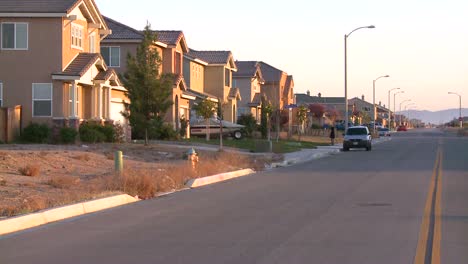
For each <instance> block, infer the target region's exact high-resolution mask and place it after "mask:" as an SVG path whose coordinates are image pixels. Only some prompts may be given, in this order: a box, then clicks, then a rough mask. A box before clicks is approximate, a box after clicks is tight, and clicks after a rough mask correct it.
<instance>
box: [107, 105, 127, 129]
mask: <svg viewBox="0 0 468 264" xmlns="http://www.w3.org/2000/svg"><path fill="white" fill-rule="evenodd" d="M124 110H125V106H124V104H123V103H121V102H115V101H112V102H111V105H110V118H111V119H112V120H114V122H119V123H120V124H121V125H126V124H127V119H126V118H125V117H123V116H122V114H121V112H123V111H124Z"/></svg>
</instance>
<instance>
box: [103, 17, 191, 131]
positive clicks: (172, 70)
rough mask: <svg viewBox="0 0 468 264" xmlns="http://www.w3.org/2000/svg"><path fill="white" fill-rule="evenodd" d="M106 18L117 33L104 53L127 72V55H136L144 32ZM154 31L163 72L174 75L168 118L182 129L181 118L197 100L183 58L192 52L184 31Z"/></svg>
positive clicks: (113, 65)
mask: <svg viewBox="0 0 468 264" xmlns="http://www.w3.org/2000/svg"><path fill="white" fill-rule="evenodd" d="M104 19H105V21H106V23H107V24H108V25H109V28H110V29H111V30H112V32H114V33H115V34H112V35H109V36H107V37H106V38H104V39H103V40H102V42H101V53H102V54H103V57H104V58H105V60H106V62H108V63H109V67H110V68H112V69H114V70H115V71H116V72H118V73H121V74H123V73H125V72H126V70H127V60H126V58H127V54H128V53H130V54H131V55H132V56H136V51H137V47H138V46H139V45H140V43H141V42H142V40H143V33H142V31H139V30H136V29H133V28H131V27H129V26H127V25H124V24H122V23H120V22H117V21H115V20H112V19H110V18H108V17H105V18H104ZM154 33H155V34H156V35H157V42H156V43H154V48H155V49H157V50H158V52H159V55H160V57H161V59H162V65H161V69H160V72H161V73H169V74H173V75H174V84H173V87H172V95H171V100H172V102H173V105H172V107H171V109H170V110H169V111H168V112H167V114H166V117H165V121H166V122H168V123H171V124H173V126H174V129H179V128H180V118H181V117H185V118H187V117H189V115H190V113H189V106H190V100H194V99H195V97H194V95H193V94H191V93H189V92H188V91H187V85H186V84H185V80H184V75H183V73H184V69H183V66H184V64H183V58H184V54H186V53H187V52H188V46H187V42H186V40H185V36H184V33H183V32H182V31H167V30H155V31H154Z"/></svg>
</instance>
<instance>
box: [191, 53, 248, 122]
mask: <svg viewBox="0 0 468 264" xmlns="http://www.w3.org/2000/svg"><path fill="white" fill-rule="evenodd" d="M188 55H189V56H190V57H192V58H198V59H200V60H202V61H204V62H207V63H208V64H207V65H205V67H204V69H205V73H204V93H206V94H210V95H212V96H213V97H215V98H218V99H219V100H220V101H221V104H222V108H223V118H224V120H226V121H229V122H233V123H236V121H237V107H238V102H239V101H240V100H241V95H240V92H239V88H237V87H234V86H233V82H232V73H233V72H236V71H237V67H236V64H235V62H234V58H233V56H232V53H231V52H230V51H196V50H193V49H190V52H189V54H188Z"/></svg>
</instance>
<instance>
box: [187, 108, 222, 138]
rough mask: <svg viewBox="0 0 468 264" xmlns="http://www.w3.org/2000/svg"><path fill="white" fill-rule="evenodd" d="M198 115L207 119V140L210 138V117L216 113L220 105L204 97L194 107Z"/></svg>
mask: <svg viewBox="0 0 468 264" xmlns="http://www.w3.org/2000/svg"><path fill="white" fill-rule="evenodd" d="M193 108H194V109H195V111H196V113H197V115H198V116H201V117H203V118H204V119H205V122H206V141H209V140H210V118H211V117H212V116H213V114H214V113H216V110H217V109H218V105H217V104H216V103H215V102H213V101H211V100H209V99H203V101H201V102H199V103H198V104H197V105H195V106H194V107H193Z"/></svg>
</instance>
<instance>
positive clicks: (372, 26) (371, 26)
mask: <svg viewBox="0 0 468 264" xmlns="http://www.w3.org/2000/svg"><path fill="white" fill-rule="evenodd" d="M363 28H375V26H374V25H370V26H365V27H358V28H356V29H354V30H353V31H351V32H349V33H348V34H347V35H345V36H346V37H349V35H351V34H352V33H353V32H354V31H356V30H359V29H363Z"/></svg>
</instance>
